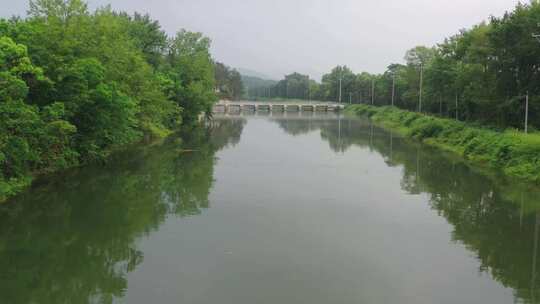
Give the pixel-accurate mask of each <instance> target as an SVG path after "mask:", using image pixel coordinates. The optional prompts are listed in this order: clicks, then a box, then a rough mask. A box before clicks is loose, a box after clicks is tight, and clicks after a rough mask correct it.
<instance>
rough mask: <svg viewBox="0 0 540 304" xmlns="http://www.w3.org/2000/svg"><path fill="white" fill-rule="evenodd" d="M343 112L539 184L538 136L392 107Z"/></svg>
mask: <svg viewBox="0 0 540 304" xmlns="http://www.w3.org/2000/svg"><path fill="white" fill-rule="evenodd" d="M346 112H348V113H353V114H356V115H366V116H369V117H370V118H371V119H373V120H374V121H376V122H378V123H380V124H382V125H384V126H386V127H389V128H392V129H395V130H398V131H400V132H401V133H403V134H404V135H406V136H409V137H413V138H415V139H418V140H421V141H424V142H426V143H428V144H431V145H434V146H437V147H440V148H442V149H445V150H449V151H452V152H455V153H457V154H459V155H461V156H463V157H464V158H466V159H468V160H471V161H474V162H476V163H480V164H484V165H487V166H489V167H491V168H494V169H499V170H502V171H503V172H504V173H505V174H506V175H508V176H511V177H517V178H520V179H523V180H527V181H530V182H535V183H538V182H540V135H539V134H537V133H535V134H525V133H522V132H519V131H517V130H513V129H509V130H505V131H498V130H492V129H487V128H482V127H479V126H477V125H473V124H467V123H464V122H460V121H455V120H451V119H446V118H439V117H434V116H429V115H424V114H420V113H416V112H410V111H405V110H400V109H397V108H395V107H374V106H370V105H352V106H349V107H347V108H346Z"/></svg>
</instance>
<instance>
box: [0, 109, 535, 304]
mask: <svg viewBox="0 0 540 304" xmlns="http://www.w3.org/2000/svg"><path fill="white" fill-rule="evenodd" d="M279 130H280V131H279ZM291 136H292V137H291ZM293 137H294V138H293ZM263 142H266V143H268V146H269V147H275V149H276V150H271V149H268V148H267V147H266V146H262V145H261V143H263ZM328 147H329V148H330V151H331V152H330V153H331V154H333V155H334V156H333V157H334V158H332V157H331V155H329V154H327V153H326V150H328ZM218 157H219V160H218ZM273 157H274V158H273ZM362 158H366V159H367V158H369V162H362V163H360V164H354V166H353V164H351V163H345V160H346V161H347V162H352V161H355V160H359V161H360V160H362ZM274 162H277V163H279V164H280V165H279V166H278V165H274ZM271 166H274V167H271ZM389 168H390V169H392V170H388V169H389ZM315 169H317V170H319V171H317V172H322V173H320V175H327V176H328V178H326V176H319V175H318V174H316V173H315V174H314V173H312V172H313V170H315ZM216 170H217V171H219V172H216ZM353 170H356V171H353ZM382 171H384V172H382ZM237 174H242V175H240V176H238V175H237ZM362 175H365V176H367V177H366V178H365V179H362V178H361V176H362ZM394 176H397V179H395V181H394V179H393V177H394ZM355 177H358V180H355V179H354V178H355ZM292 180H294V181H295V184H294V185H291V181H292ZM360 181H362V182H360ZM398 181H399V182H398ZM260 183H261V184H260ZM304 183H305V184H307V185H308V187H309V191H303V190H302V187H303V185H304ZM329 183H330V185H331V186H332V187H330V186H329V185H328V184H329ZM362 183H363V184H362ZM239 185H240V186H241V187H238V186H239ZM299 189H300V190H299ZM332 189H337V190H335V191H333V190H332ZM396 189H397V190H399V191H401V192H396V191H395V190H396ZM308 192H309V193H308ZM539 194H540V193H539V192H538V190H537V189H533V188H530V187H527V186H526V185H515V184H513V183H511V182H509V181H507V180H504V179H502V178H500V177H498V176H497V174H496V173H491V172H484V171H483V170H481V169H473V168H471V167H470V166H468V165H467V164H465V163H464V162H463V161H461V160H460V159H458V158H455V157H453V156H451V155H445V154H444V153H441V152H440V151H437V150H435V149H433V148H430V147H427V146H424V145H421V144H418V143H414V142H411V141H409V140H407V139H404V138H402V137H401V136H399V135H398V134H395V133H392V132H389V131H387V130H384V129H381V128H379V127H377V126H375V125H373V124H372V123H371V122H370V121H368V120H364V119H357V118H350V117H344V116H342V115H338V114H336V115H333V114H319V113H286V114H281V115H278V114H275V113H274V114H270V113H268V114H258V115H256V116H253V117H251V116H249V115H244V114H242V115H237V116H234V115H232V116H217V117H215V119H214V120H213V121H212V122H211V123H208V125H207V126H205V127H201V128H196V129H193V130H189V131H186V132H184V134H179V135H177V136H172V137H171V138H169V139H167V140H166V141H165V142H163V143H160V144H154V145H151V146H146V147H138V148H134V149H131V150H129V151H126V152H124V153H119V154H117V155H116V156H115V157H114V158H113V159H111V161H110V162H109V163H108V164H107V165H106V166H105V167H103V166H95V167H87V168H83V169H78V170H72V171H69V172H66V173H65V174H61V175H58V176H55V177H52V178H47V179H46V180H42V181H39V182H38V183H37V184H36V186H35V187H33V189H31V190H30V191H28V192H26V193H25V194H23V195H21V196H19V197H17V198H16V199H15V200H13V201H11V202H9V203H8V204H4V205H1V206H0V269H1V271H0V302H1V303H15V304H18V303H112V302H116V301H118V300H119V299H122V298H124V297H127V294H129V293H130V292H132V293H133V294H135V295H137V296H135V297H132V298H131V301H130V303H131V302H133V303H145V301H144V300H143V299H141V298H140V295H141V294H143V293H144V291H141V292H138V291H137V290H136V289H130V287H129V286H128V285H129V284H128V281H130V280H131V277H130V273H133V272H135V270H136V269H137V268H141V267H142V264H144V261H145V258H146V257H147V252H146V251H145V250H144V249H143V248H146V250H147V251H148V250H154V251H155V252H158V253H161V254H163V256H166V252H164V250H165V249H163V248H162V247H159V246H154V247H152V248H151V249H148V248H147V247H144V246H141V245H140V242H141V240H155V239H156V236H157V235H160V234H161V233H164V232H162V231H161V230H162V229H163V227H164V226H166V224H165V223H166V222H170V223H171V224H170V225H171V227H177V226H174V223H177V222H178V221H180V222H183V221H184V220H185V217H189V216H193V215H199V214H203V215H204V214H205V213H206V212H205V211H204V210H205V209H207V208H209V207H211V206H212V209H211V210H213V209H214V208H215V209H219V210H220V212H218V213H216V214H214V215H213V216H212V217H207V216H203V215H201V216H199V217H196V218H197V219H201V220H202V219H204V218H207V220H206V221H204V222H201V224H200V225H203V226H204V227H206V229H204V230H194V231H191V232H190V233H191V235H192V237H190V238H187V237H185V235H184V234H183V233H186V232H184V231H178V230H173V231H174V234H180V235H182V240H183V241H184V242H186V243H185V244H182V245H184V246H181V248H180V249H178V250H179V251H178V252H176V251H175V252H173V253H170V254H171V255H172V256H173V257H174V258H176V259H177V261H174V263H173V264H174V266H175V267H176V266H177V264H179V265H183V266H184V267H186V268H185V269H183V270H182V272H180V273H173V274H170V273H168V274H165V273H160V274H159V276H163V278H167V280H168V281H171V280H173V281H174V280H178V282H176V283H177V284H176V285H175V284H174V282H173V286H175V287H174V288H176V289H178V290H179V291H178V292H179V293H180V294H181V295H182V296H178V295H177V297H176V298H171V297H169V298H166V297H165V295H163V298H159V297H157V296H156V297H157V298H156V297H153V298H152V299H153V300H155V301H156V303H169V302H173V301H174V302H175V303H176V302H179V301H180V299H184V300H185V301H184V302H186V303H195V302H196V303H204V302H205V300H206V302H217V301H219V300H222V302H223V303H255V302H257V303H273V302H276V301H277V302H289V303H294V302H298V301H295V300H294V299H297V300H302V301H300V302H306V301H308V300H309V302H311V303H328V302H329V300H330V298H332V300H333V301H335V302H339V303H353V302H358V301H360V300H363V302H364V303H384V302H388V303H391V302H396V301H401V302H402V303H464V302H463V300H464V299H463V298H460V297H466V296H469V298H467V300H468V301H467V302H468V303H503V299H502V298H497V297H498V295H499V293H498V292H499V291H500V292H501V294H504V289H505V288H510V289H511V292H512V293H513V296H512V297H513V298H514V301H516V302H520V303H537V301H538V299H539V298H540V292H539V290H540V289H539V287H540V286H539V284H540V282H539V279H538V263H539V261H538V260H537V259H538V250H539V248H538V246H539V244H538V241H539V240H538V238H539V231H540V212H539V210H540V208H539V206H540V204H539V202H538V198H539V197H540V196H539ZM370 195H371V196H370ZM212 197H213V199H212ZM411 197H413V198H415V199H412V198H411ZM424 197H425V199H424ZM383 198H384V199H389V200H392V201H391V202H390V203H386V202H385V201H384V200H383ZM373 202H377V203H373ZM413 202H420V203H418V204H419V205H413V204H412V203H413ZM405 204H410V205H405ZM426 204H429V208H431V209H432V210H433V211H434V212H432V211H429V210H428V211H429V212H427V213H423V212H422V208H424V207H425V206H426ZM393 209H394V210H393ZM409 212H410V214H409ZM412 214H414V217H412ZM263 215H264V216H263ZM409 215H411V217H410V218H409V217H408V216H409ZM439 217H442V218H444V219H445V223H444V225H443V226H441V225H439V224H435V223H437V222H436V219H437V218H439ZM412 219H414V220H415V221H418V223H411V220H412ZM185 225H186V226H181V227H182V228H188V227H199V228H200V227H201V226H192V225H195V223H187V224H185ZM418 225H420V226H418ZM321 226H323V227H324V228H321ZM366 227H369V229H367V230H366ZM437 227H439V228H437ZM440 227H442V228H440ZM445 227H448V229H447V230H445V229H446V228H445ZM169 229H170V228H169ZM175 229H176V228H175ZM229 230H230V231H229ZM431 230H433V232H432V231H431ZM231 231H234V232H231ZM424 233H426V234H425V235H424ZM448 233H450V234H451V237H450V238H449V239H450V240H451V244H444V242H442V243H440V244H439V243H436V242H435V241H437V240H438V239H440V238H442V237H443V236H444V235H445V234H446V235H448ZM174 234H173V235H174ZM432 237H435V238H432ZM214 238H215V239H214ZM210 240H212V241H210ZM360 240H361V241H360ZM159 242H160V241H159V240H156V243H158V244H160V243H159ZM163 242H165V243H167V242H170V241H169V240H168V239H167V241H163ZM212 242H217V244H219V246H225V245H223V244H226V245H227V246H230V248H232V249H228V248H229V247H227V248H226V249H223V250H222V252H224V253H223V255H216V256H211V258H210V255H209V254H210V253H208V252H202V251H198V250H199V248H204V250H206V251H209V252H211V248H213V247H212V246H213V243H212ZM461 247H463V248H464V249H463V250H464V251H465V252H467V253H468V255H473V256H474V263H473V264H471V265H469V264H459V263H455V262H454V261H465V260H463V259H464V258H463V257H461V256H460V254H461V253H460V251H459V248H461ZM218 248H219V250H221V247H218ZM168 250H171V249H170V248H169V249H168ZM201 250H202V249H201ZM184 255H185V256H184ZM416 256H418V257H422V258H416ZM187 257H190V258H189V259H188V258H187ZM444 261H449V263H450V264H449V265H446V264H445V263H444ZM150 265H153V264H150ZM170 266H171V267H172V266H173V265H170ZM147 267H148V268H150V271H149V270H148V268H147V270H146V272H141V273H137V274H136V275H134V276H133V279H134V280H137V279H139V278H143V279H147V280H157V279H156V278H155V277H152V274H149V273H150V272H151V266H147ZM206 267H208V269H206ZM244 267H245V268H244ZM471 267H472V268H474V269H471ZM192 268H193V269H192ZM197 269H198V270H199V271H200V272H201V273H202V274H201V273H198V272H197ZM186 273H189V275H187V274H186ZM471 273H473V274H472V275H471ZM255 274H257V275H258V274H260V276H255ZM252 275H253V276H255V277H252ZM169 276H170V280H169ZM445 276H448V280H444V279H441V278H443V277H445ZM458 277H459V279H458ZM476 277H482V278H487V279H485V280H484V281H482V282H483V283H478V282H476V281H474V280H473V279H472V278H476ZM219 278H221V279H219ZM259 281H260V282H261V283H260V284H261V286H259V285H257V282H259ZM180 282H182V283H184V284H181V283H180ZM381 282H385V283H387V285H384V286H382V284H381ZM432 282H443V283H444V285H443V286H437V285H433V287H426V288H424V287H423V286H424V285H426V286H431V285H430V284H434V283H432ZM486 282H488V283H489V284H488V283H486ZM490 282H491V283H490ZM492 283H495V284H494V285H493V284H492ZM186 284H187V285H186ZM189 284H192V285H189ZM400 284H403V286H399V285H400ZM478 284H483V285H478ZM490 284H491V285H490ZM488 285H489V287H486V286H488ZM194 286H196V288H195V287H194ZM469 286H475V288H480V287H482V288H484V287H485V289H481V290H482V291H481V290H480V289H479V290H478V291H476V290H467V288H468V287H469ZM479 286H480V287H479ZM263 287H264V289H260V288H263ZM437 287H442V288H440V289H437ZM163 288H165V287H163ZM205 288H206V289H205ZM272 288H273V289H272ZM415 288H416V289H415ZM430 288H431V289H430ZM231 290H235V291H240V290H241V292H238V293H234V292H231ZM427 290H430V292H428V291H427ZM463 290H465V291H466V292H465V291H464V292H461V291H463ZM485 290H489V291H490V292H493V293H494V294H493V295H490V294H489V293H487V292H485ZM266 291H268V294H265V292H266ZM495 293H496V294H495ZM240 294H241V295H240ZM276 294H279V295H280V296H283V297H282V298H279V297H277V298H275V297H274V296H275V295H276ZM308 294H310V295H311V296H312V297H310V295H308ZM330 295H332V296H331V297H330ZM472 295H474V298H470V297H472ZM325 296H328V297H329V298H325ZM258 297H262V298H258ZM128 298H129V297H128ZM186 299H187V300H186ZM190 299H191V300H190ZM233 299H234V301H233ZM355 300H357V301H355ZM460 301H461V302H460ZM497 301H498V302H497ZM180 302H181V301H180Z"/></svg>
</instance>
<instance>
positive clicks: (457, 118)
mask: <svg viewBox="0 0 540 304" xmlns="http://www.w3.org/2000/svg"><path fill="white" fill-rule="evenodd" d="M456 120H459V117H458V95H457V92H456Z"/></svg>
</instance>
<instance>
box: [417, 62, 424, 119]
mask: <svg viewBox="0 0 540 304" xmlns="http://www.w3.org/2000/svg"><path fill="white" fill-rule="evenodd" d="M423 85H424V65H423V64H420V92H419V93H418V98H419V100H418V112H420V113H422V86H423Z"/></svg>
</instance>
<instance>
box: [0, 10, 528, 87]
mask: <svg viewBox="0 0 540 304" xmlns="http://www.w3.org/2000/svg"><path fill="white" fill-rule="evenodd" d="M87 2H88V3H89V6H90V8H91V9H95V8H97V7H100V6H103V5H106V4H111V6H112V8H113V9H114V10H123V11H127V12H130V13H131V12H135V11H137V12H141V13H148V14H150V16H151V17H152V18H153V19H156V20H158V21H159V22H160V24H161V25H162V27H163V28H164V29H165V30H166V31H167V32H168V33H169V34H173V33H174V32H175V31H177V30H178V29H181V28H186V29H187V30H191V31H200V32H203V33H204V34H205V35H206V36H208V37H210V38H211V39H212V55H213V57H214V59H215V60H217V61H220V62H223V63H225V64H227V65H229V66H232V67H235V68H241V69H248V70H252V71H256V72H258V73H260V74H264V75H268V76H269V77H271V78H273V79H280V78H281V77H282V76H283V75H285V74H288V73H291V72H300V73H303V74H309V75H310V76H311V77H313V78H315V79H317V80H319V79H320V77H321V76H322V74H324V73H325V72H328V71H329V70H330V69H331V68H332V67H334V66H336V65H347V66H349V67H350V68H351V69H352V70H353V71H355V72H361V71H367V72H372V73H380V72H383V71H384V70H385V68H386V67H387V66H388V65H389V64H390V63H395V62H398V63H399V62H403V56H404V54H405V51H406V50H408V49H410V48H412V47H414V46H417V45H426V46H432V45H435V44H436V43H439V42H441V41H442V40H443V39H444V38H446V37H448V36H451V35H453V34H455V33H457V32H458V31H459V30H460V29H463V28H469V27H471V26H473V25H475V24H478V23H480V22H482V21H484V20H487V19H488V18H489V16H490V15H494V16H501V15H502V14H504V12H505V11H507V10H511V9H512V8H513V7H514V6H515V5H516V4H517V3H518V1H515V0H476V1H470V0H469V1H468V0H456V1H453V2H451V3H448V2H446V1H427V0H409V1H398V0H389V1H384V2H383V1H354V0H342V1H339V3H337V1H330V0H316V1H311V0H298V1H294V3H291V2H290V1H286V0H276V1H265V0H258V1H250V2H245V1H241V0H231V1H228V2H226V3H224V2H222V1H215V0H198V1H186V0H155V1H147V0H89V1H87ZM0 3H2V4H3V5H1V6H0V16H1V17H10V16H12V15H25V12H26V10H27V9H28V2H27V1H25V0H23V1H19V2H16V3H13V2H12V0H10V1H8V0H0ZM464 8H466V9H464Z"/></svg>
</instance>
